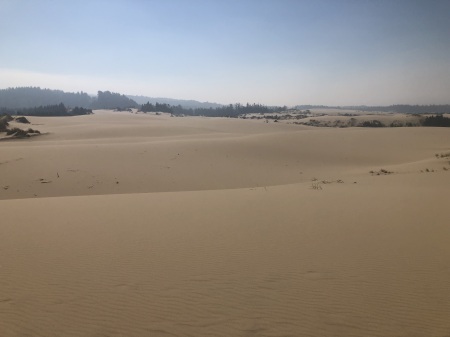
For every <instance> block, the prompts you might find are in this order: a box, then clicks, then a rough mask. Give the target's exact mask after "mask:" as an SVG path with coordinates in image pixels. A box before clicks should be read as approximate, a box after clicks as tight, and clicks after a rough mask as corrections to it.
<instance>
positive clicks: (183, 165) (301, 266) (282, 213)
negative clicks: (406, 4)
mask: <svg viewBox="0 0 450 337" xmlns="http://www.w3.org/2000/svg"><path fill="white" fill-rule="evenodd" d="M30 121H31V122H32V125H30V127H32V128H36V129H38V130H40V131H41V132H45V133H48V134H46V135H43V136H39V137H34V138H32V139H26V140H14V141H4V142H1V143H0V212H1V214H2V215H1V221H0V234H1V235H0V336H5V337H9V336H55V337H56V336H441V337H444V336H449V335H450V319H449V317H450V286H449V280H450V244H449V238H450V226H449V223H450V215H449V213H448V209H447V207H448V190H449V186H450V184H449V183H450V155H449V157H446V154H449V153H450V130H449V129H444V128H383V129H367V128H347V129H336V128H313V127H307V126H299V125H288V124H283V123H268V124H266V123H264V122H263V121H257V120H238V119H221V118H217V119H209V118H201V117H193V118H191V117H189V118H171V117H169V116H167V115H161V116H154V115H143V114H129V113H113V112H110V111H96V113H95V114H94V115H91V116H79V117H70V118H67V117H66V118H36V117H35V118H33V117H31V118H30ZM436 154H439V155H440V154H442V155H443V156H442V158H441V156H439V158H438V157H437V156H436ZM381 170H384V171H386V172H388V173H383V171H381ZM370 171H373V173H370Z"/></svg>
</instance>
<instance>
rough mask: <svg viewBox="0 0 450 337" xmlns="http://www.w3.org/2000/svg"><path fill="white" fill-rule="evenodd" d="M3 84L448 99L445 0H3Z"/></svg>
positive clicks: (240, 95) (206, 94) (239, 97)
mask: <svg viewBox="0 0 450 337" xmlns="http://www.w3.org/2000/svg"><path fill="white" fill-rule="evenodd" d="M0 18H1V20H0V88H6V87H12V86H30V85H31V86H41V87H46V88H52V89H62V90H66V91H85V92H88V93H96V91H97V90H111V91H117V92H121V93H125V94H136V95H147V96H154V97H171V98H183V99H197V100H200V101H214V102H219V103H234V102H241V103H246V102H259V103H263V104H269V105H284V104H286V105H294V104H325V105H353V104H355V105H356V104H367V105H378V104H380V105H389V104H395V103H409V104H432V103H436V104H443V103H450V0H445V1H444V0H441V1H439V0H423V1H418V0H404V1H403V0H401V1H400V0H372V1H368V0H347V1H344V0H322V1H321V0H317V1H313V0H310V1H306V0H304V1H303V0H297V1H293V0H292V1H290V0H259V1H257V0H240V1H237V0H210V1H206V0H203V1H201V0H184V1H183V0H154V1H151V0H150V1H144V0H127V1H120V0H116V1H115V0H108V1H106V0H105V1H96V0H92V1H84V0H78V1H64V0H60V1H49V0H40V1H36V0H0Z"/></svg>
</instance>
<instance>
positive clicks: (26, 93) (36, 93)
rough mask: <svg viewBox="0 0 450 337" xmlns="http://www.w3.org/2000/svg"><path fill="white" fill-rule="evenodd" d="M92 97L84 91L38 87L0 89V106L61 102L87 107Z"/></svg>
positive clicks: (13, 107)
mask: <svg viewBox="0 0 450 337" xmlns="http://www.w3.org/2000/svg"><path fill="white" fill-rule="evenodd" d="M93 101H94V98H93V97H92V96H89V95H88V94H87V93H85V92H77V93H73V92H64V91H61V90H50V89H41V88H39V87H21V88H8V89H1V90H0V108H6V109H24V108H34V107H38V106H48V105H57V104H60V103H63V104H64V105H65V106H67V107H76V106H78V107H83V108H89V107H90V105H91V104H92V102H93Z"/></svg>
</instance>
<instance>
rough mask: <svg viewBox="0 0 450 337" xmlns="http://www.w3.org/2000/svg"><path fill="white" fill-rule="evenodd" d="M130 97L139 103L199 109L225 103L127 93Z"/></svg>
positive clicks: (219, 105)
mask: <svg viewBox="0 0 450 337" xmlns="http://www.w3.org/2000/svg"><path fill="white" fill-rule="evenodd" d="M126 96H127V97H128V98H131V99H132V100H134V101H135V102H136V103H138V104H141V105H142V104H146V103H151V104H156V103H161V104H169V105H171V106H177V105H181V106H182V107H183V108H187V109H198V108H204V109H209V108H220V107H222V106H223V104H218V103H210V102H199V101H194V100H184V99H174V98H165V97H147V96H134V95H126Z"/></svg>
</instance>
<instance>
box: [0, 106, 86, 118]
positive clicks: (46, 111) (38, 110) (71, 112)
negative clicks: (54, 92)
mask: <svg viewBox="0 0 450 337" xmlns="http://www.w3.org/2000/svg"><path fill="white" fill-rule="evenodd" d="M0 113H1V114H2V115H6V114H8V115H22V116H77V115H89V114H91V113H92V110H91V109H86V108H82V107H75V108H73V109H68V108H67V107H66V106H65V105H64V104H63V103H60V104H54V105H41V106H38V107H33V108H22V109H7V108H1V109H0Z"/></svg>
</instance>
